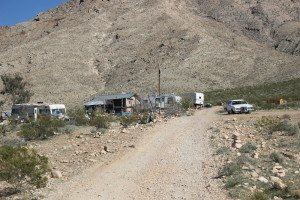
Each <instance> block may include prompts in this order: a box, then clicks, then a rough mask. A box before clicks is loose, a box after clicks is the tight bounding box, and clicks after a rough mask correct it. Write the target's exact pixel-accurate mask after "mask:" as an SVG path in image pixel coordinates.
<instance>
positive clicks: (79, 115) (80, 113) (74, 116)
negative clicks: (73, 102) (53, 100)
mask: <svg viewBox="0 0 300 200" xmlns="http://www.w3.org/2000/svg"><path fill="white" fill-rule="evenodd" d="M68 115H69V117H70V123H72V124H74V125H76V126H85V125H88V123H89V120H90V117H89V116H88V115H87V113H86V111H85V109H84V108H74V109H71V110H69V111H68Z"/></svg>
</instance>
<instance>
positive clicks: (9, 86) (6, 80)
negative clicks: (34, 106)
mask: <svg viewBox="0 0 300 200" xmlns="http://www.w3.org/2000/svg"><path fill="white" fill-rule="evenodd" d="M1 80H2V82H3V85H4V89H3V90H2V91H1V93H2V94H8V95H10V96H11V101H12V103H13V104H18V103H27V102H29V100H30V98H31V97H32V96H33V93H32V92H31V91H29V90H28V89H26V88H27V86H28V85H29V84H28V83H27V82H26V81H24V79H23V77H21V76H20V74H15V75H11V74H4V75H1Z"/></svg>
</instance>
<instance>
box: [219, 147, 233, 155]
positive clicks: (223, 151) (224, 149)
mask: <svg viewBox="0 0 300 200" xmlns="http://www.w3.org/2000/svg"><path fill="white" fill-rule="evenodd" d="M229 152H230V148H229V147H220V148H218V149H217V152H216V153H217V154H218V155H221V154H229Z"/></svg>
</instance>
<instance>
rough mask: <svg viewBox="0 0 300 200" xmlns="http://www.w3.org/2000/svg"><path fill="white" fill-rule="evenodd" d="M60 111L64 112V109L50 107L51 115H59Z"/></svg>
mask: <svg viewBox="0 0 300 200" xmlns="http://www.w3.org/2000/svg"><path fill="white" fill-rule="evenodd" d="M60 113H62V114H65V109H52V114H53V115H59V114H60Z"/></svg>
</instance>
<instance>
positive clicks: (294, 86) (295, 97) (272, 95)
mask: <svg viewBox="0 0 300 200" xmlns="http://www.w3.org/2000/svg"><path fill="white" fill-rule="evenodd" d="M299 88H300V79H294V80H290V81H283V82H277V83H271V84H265V85H259V86H247V87H240V88H234V89H225V90H214V91H208V92H205V98H206V102H210V103H212V104H213V105H220V104H222V103H225V102H227V101H228V100H229V99H241V98H242V99H246V100H248V101H249V102H250V103H251V104H253V105H255V109H272V108H279V109H282V108H299V107H300V93H299ZM270 99H284V100H285V101H286V103H285V104H283V105H279V104H276V103H270V102H269V103H268V102H267V100H270Z"/></svg>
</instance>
